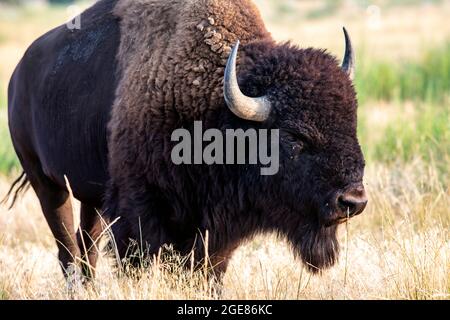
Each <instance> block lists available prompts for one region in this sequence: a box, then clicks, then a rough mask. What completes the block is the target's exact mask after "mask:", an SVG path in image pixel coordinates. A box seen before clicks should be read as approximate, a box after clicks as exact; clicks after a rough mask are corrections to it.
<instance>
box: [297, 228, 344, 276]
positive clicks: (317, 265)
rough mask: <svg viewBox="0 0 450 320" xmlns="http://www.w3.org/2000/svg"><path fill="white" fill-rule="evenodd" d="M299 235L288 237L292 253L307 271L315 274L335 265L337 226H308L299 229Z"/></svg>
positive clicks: (337, 251) (336, 256)
mask: <svg viewBox="0 0 450 320" xmlns="http://www.w3.org/2000/svg"><path fill="white" fill-rule="evenodd" d="M301 229H302V231H301V232H300V234H298V233H297V234H296V235H295V236H290V237H289V238H290V240H291V243H292V244H293V246H294V252H295V253H296V254H298V255H299V256H300V258H301V260H302V261H303V262H304V263H305V265H306V266H307V267H308V269H309V270H310V271H311V272H313V273H317V272H320V271H322V270H323V269H326V268H329V267H331V266H333V265H334V264H335V262H336V261H337V259H338V256H339V243H338V240H337V236H336V231H337V226H331V227H325V226H310V225H306V226H303V228H301Z"/></svg>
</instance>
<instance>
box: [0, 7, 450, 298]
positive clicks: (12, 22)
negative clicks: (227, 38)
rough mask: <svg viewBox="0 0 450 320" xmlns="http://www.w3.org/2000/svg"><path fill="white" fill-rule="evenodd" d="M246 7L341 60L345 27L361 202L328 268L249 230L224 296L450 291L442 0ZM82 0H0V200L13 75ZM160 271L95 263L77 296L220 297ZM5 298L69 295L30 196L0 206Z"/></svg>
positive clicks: (278, 35) (448, 116) (447, 81)
mask: <svg viewBox="0 0 450 320" xmlns="http://www.w3.org/2000/svg"><path fill="white" fill-rule="evenodd" d="M254 2H255V3H256V4H257V6H258V7H259V8H260V10H261V13H262V15H263V18H264V21H265V22H266V24H267V28H268V30H269V31H271V32H272V34H273V37H274V38H275V39H276V40H278V41H291V42H293V43H295V44H297V45H299V46H301V47H318V48H324V49H327V50H328V51H329V52H330V53H332V54H334V55H336V56H337V57H338V58H339V59H342V56H343V52H344V37H343V33H342V26H346V27H347V29H348V30H349V32H350V35H351V37H352V40H353V45H354V47H355V49H356V55H357V72H356V78H355V86H356V91H357V94H358V100H359V111H358V112H359V121H358V126H359V128H358V134H359V138H360V143H361V145H362V148H363V151H364V154H365V157H366V162H367V167H366V175H365V184H366V186H367V190H368V194H369V204H368V207H367V209H366V211H365V212H364V214H362V215H361V216H358V217H357V218H355V219H353V220H351V222H350V223H349V224H348V225H346V226H345V227H342V228H341V229H340V230H341V233H340V242H341V246H342V250H341V252H342V254H341V260H340V261H339V263H338V265H337V266H336V267H334V268H333V269H331V270H330V271H327V272H325V273H324V274H323V275H322V276H320V277H319V276H317V277H311V275H307V272H306V271H305V272H303V271H304V269H303V268H302V267H301V265H300V264H299V262H298V260H295V259H294V257H293V255H292V254H291V252H290V250H289V247H288V246H287V245H286V243H285V242H283V241H280V239H278V238H276V237H274V236H263V237H258V238H256V239H254V240H252V241H251V242H249V243H248V244H246V245H245V246H243V247H242V248H240V249H239V250H238V251H237V252H236V254H235V256H234V258H233V261H232V263H231V264H230V268H229V271H228V272H227V276H226V279H225V291H224V296H223V297H224V298H231V299H235V298H237V299H248V298H252V299H311V298H316V299H349V298H358V299H364V298H369V299H389V298H395V299H449V298H450V277H449V274H450V237H449V230H450V211H449V210H450V209H449V208H450V188H449V182H450V180H449V178H450V176H449V172H450V0H373V1H371V0H314V1H312V0H254ZM90 4H92V1H70V0H59V1H57V0H53V1H45V0H0V198H1V197H2V196H3V195H4V194H6V192H7V190H8V188H9V185H10V182H11V181H12V178H13V177H14V176H16V175H17V174H18V173H19V171H20V166H19V164H18V161H17V159H16V156H15V153H14V151H13V149H12V146H11V143H10V137H9V132H8V129H7V94H6V92H7V86H8V81H9V78H10V76H11V74H12V72H13V70H14V68H15V66H16V65H17V63H18V62H19V60H20V58H21V57H22V55H23V53H24V52H25V50H26V48H27V47H28V46H29V45H30V44H31V43H32V41H33V40H35V39H36V38H37V37H38V36H40V35H41V34H43V33H45V32H46V31H48V30H50V29H51V28H53V27H55V26H57V25H60V24H62V23H64V22H66V21H68V20H70V19H71V18H72V17H73V16H74V15H76V14H78V13H79V12H80V11H81V10H82V9H84V8H86V7H87V6H89V5H90ZM81 23H82V21H81ZM167 270H172V269H170V268H164V266H163V267H160V266H158V265H157V266H155V267H154V268H153V269H152V270H150V272H149V273H146V274H145V276H144V279H143V280H145V281H134V280H131V279H118V278H117V277H116V276H115V275H114V273H113V272H112V271H111V268H108V264H106V263H100V271H99V277H98V281H97V282H96V289H95V290H87V291H80V292H79V296H78V297H79V298H82V299H85V298H101V299H103V298H116V299H117V298H118V299H122V298H132V299H142V298H143V299H155V298H156V299H158V298H166V299H172V298H178V299H186V298H187V299H195V298H200V299H205V298H217V297H214V296H212V295H211V292H210V291H208V290H207V289H199V286H198V285H197V282H196V280H195V279H197V278H195V277H194V278H192V275H183V273H182V272H180V273H178V272H168V271H167ZM173 270H178V269H177V268H174V269H173ZM199 279H200V282H201V283H204V279H203V278H202V277H201V276H200V277H199ZM147 280H148V281H147ZM202 281H203V282H202ZM200 287H201V286H200ZM42 288H46V290H43V289H42ZM201 288H203V287H201ZM205 288H206V287H205ZM8 298H19V299H23V298H25V299H27V298H51V299H55V298H56V299H66V298H68V295H67V291H66V290H65V285H64V281H63V279H62V276H61V272H60V270H59V267H58V260H57V258H56V246H55V244H54V240H53V237H52V236H51V234H50V232H49V230H48V227H47V226H46V223H45V221H44V218H43V216H42V213H41V211H40V208H39V203H38V201H37V199H36V197H35V196H34V194H33V193H32V192H29V193H27V194H26V195H25V197H24V198H23V199H22V200H21V201H20V203H19V204H18V205H17V206H16V207H15V209H13V210H12V211H7V207H6V206H1V205H0V300H1V299H8Z"/></svg>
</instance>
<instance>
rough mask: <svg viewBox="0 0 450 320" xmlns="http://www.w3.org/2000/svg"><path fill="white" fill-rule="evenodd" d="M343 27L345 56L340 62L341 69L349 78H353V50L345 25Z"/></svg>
mask: <svg viewBox="0 0 450 320" xmlns="http://www.w3.org/2000/svg"><path fill="white" fill-rule="evenodd" d="M343 29H344V35H345V56H344V61H343V62H342V70H344V71H345V72H346V73H347V74H348V76H349V78H350V79H351V80H353V77H354V76H355V52H354V51H353V47H352V41H351V40H350V36H349V35H348V32H347V30H346V29H345V27H344V28H343Z"/></svg>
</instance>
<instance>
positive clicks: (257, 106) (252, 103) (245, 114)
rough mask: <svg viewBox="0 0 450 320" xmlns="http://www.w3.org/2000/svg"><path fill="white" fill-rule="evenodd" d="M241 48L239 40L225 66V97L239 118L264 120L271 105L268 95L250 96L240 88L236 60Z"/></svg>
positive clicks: (267, 116)
mask: <svg viewBox="0 0 450 320" xmlns="http://www.w3.org/2000/svg"><path fill="white" fill-rule="evenodd" d="M238 50H239V40H238V42H237V43H236V45H235V46H234V48H233V51H232V52H231V55H230V57H229V58H228V62H227V66H226V68H225V79H224V87H223V91H224V97H225V102H226V103H227V106H228V108H229V109H230V110H231V111H232V112H233V113H234V114H235V115H236V116H238V117H239V118H242V119H245V120H251V121H258V122H263V121H265V120H267V118H269V114H270V110H271V105H270V102H269V100H268V99H267V97H266V96H263V97H259V98H250V97H247V96H246V95H244V94H243V93H242V91H241V89H240V88H239V84H238V80H237V73H236V60H237V54H238Z"/></svg>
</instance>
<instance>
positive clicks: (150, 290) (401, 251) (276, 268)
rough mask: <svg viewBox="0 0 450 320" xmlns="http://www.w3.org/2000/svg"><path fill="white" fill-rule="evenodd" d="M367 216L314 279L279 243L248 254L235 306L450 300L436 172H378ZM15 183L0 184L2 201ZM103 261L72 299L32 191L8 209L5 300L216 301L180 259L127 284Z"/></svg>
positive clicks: (269, 239) (443, 206) (445, 195)
mask: <svg viewBox="0 0 450 320" xmlns="http://www.w3.org/2000/svg"><path fill="white" fill-rule="evenodd" d="M366 181H367V182H368V184H367V188H368V192H369V195H370V202H369V206H368V209H367V210H366V212H365V213H364V214H363V215H362V216H360V217H358V218H356V219H354V220H352V221H351V222H350V224H349V225H348V241H347V242H346V241H345V238H346V235H347V234H346V232H345V231H346V230H345V227H343V228H342V230H341V233H342V234H341V244H342V254H341V259H340V262H339V263H338V265H336V266H335V267H334V268H332V269H330V270H328V271H326V272H324V273H323V275H321V276H311V275H310V274H308V273H307V272H306V270H304V268H303V267H302V266H301V264H300V262H299V261H298V260H295V259H294V257H293V255H292V254H291V251H290V249H289V246H288V245H287V244H286V243H285V242H284V241H283V240H280V239H276V237H274V236H272V235H262V236H260V237H258V238H256V239H254V240H252V241H251V242H249V243H247V244H245V245H243V246H242V247H241V248H240V249H239V250H238V251H237V252H236V254H235V255H234V257H233V260H232V263H231V265H230V268H229V270H228V272H227V274H226V277H225V284H224V291H223V296H222V297H223V298H230V299H312V298H317V299H450V239H449V225H450V214H449V207H450V190H449V189H448V183H447V182H446V181H444V182H443V181H440V179H439V177H438V174H437V172H436V170H435V169H434V168H433V167H432V166H431V167H430V166H426V165H424V164H423V163H422V162H421V161H419V160H418V161H415V162H413V163H410V164H408V165H405V166H402V167H401V169H399V168H395V167H391V168H388V167H385V166H372V167H370V168H369V169H368V172H367V176H366ZM7 187H8V184H7V183H6V182H5V181H2V182H1V183H0V194H4V193H5V191H6V190H7ZM111 264H112V259H111V258H107V257H102V258H101V259H100V263H99V266H98V277H97V280H96V281H95V282H94V283H93V284H92V285H90V286H88V287H87V288H83V287H82V286H80V287H78V289H76V290H75V292H72V293H71V294H69V292H68V291H67V289H66V284H65V282H64V280H63V277H62V274H61V271H60V269H59V265H58V261H57V257H56V246H55V245H54V243H53V239H52V236H51V234H50V232H49V229H48V227H47V226H46V224H45V221H44V218H43V216H42V214H41V212H40V209H39V207H38V202H37V200H36V198H35V196H34V194H33V193H32V192H29V193H28V194H27V195H26V196H25V197H24V199H23V200H22V201H21V202H20V203H19V204H18V205H17V207H16V208H15V209H13V210H12V211H10V212H7V210H6V208H5V207H1V208H0V298H7V299H67V298H75V299H185V298H186V299H214V298H217V296H215V295H214V292H213V291H212V290H211V288H210V286H209V285H208V283H207V282H206V281H205V277H204V276H203V273H202V272H198V273H193V274H191V273H190V272H188V271H184V270H182V268H181V265H182V261H181V258H180V257H177V256H176V255H173V256H171V258H170V262H166V263H160V262H159V261H156V263H155V264H154V265H153V266H152V267H151V268H150V269H148V270H147V271H144V272H143V276H142V278H141V279H140V280H133V279H130V278H127V277H119V276H118V275H117V274H116V272H115V270H114V268H113V267H112V266H111Z"/></svg>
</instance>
